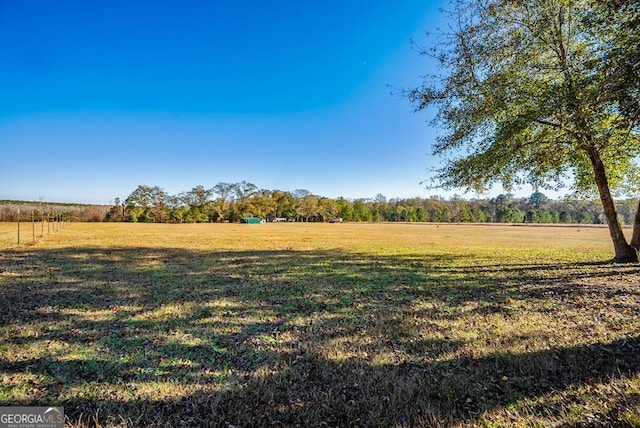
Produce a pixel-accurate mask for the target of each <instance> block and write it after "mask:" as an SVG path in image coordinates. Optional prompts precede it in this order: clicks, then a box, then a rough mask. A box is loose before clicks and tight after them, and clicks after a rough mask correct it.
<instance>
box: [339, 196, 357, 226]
mask: <svg viewBox="0 0 640 428" xmlns="http://www.w3.org/2000/svg"><path fill="white" fill-rule="evenodd" d="M336 204H337V205H338V217H341V218H342V219H343V220H344V221H352V220H353V205H352V204H351V202H349V201H347V200H346V199H345V198H343V197H340V198H338V199H336Z"/></svg>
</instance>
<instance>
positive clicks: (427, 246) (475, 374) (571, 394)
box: [0, 224, 640, 426]
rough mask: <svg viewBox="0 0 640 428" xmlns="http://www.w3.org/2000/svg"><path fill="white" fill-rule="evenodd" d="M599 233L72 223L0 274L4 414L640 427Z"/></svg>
mask: <svg viewBox="0 0 640 428" xmlns="http://www.w3.org/2000/svg"><path fill="white" fill-rule="evenodd" d="M610 254H611V250H610V244H609V241H608V237H607V231H606V230H605V229H601V228H544V227H500V226H451V225H440V226H436V225H395V224H392V225H377V224H375V225H374V224H370V225H368V224H363V225H358V224H356V225H347V224H343V225H326V224H273V225H270V224H267V225H259V226H251V225H133V224H122V225H116V224H102V225H87V224H74V225H72V227H69V228H67V229H65V230H63V231H61V232H60V233H59V234H56V235H55V237H53V238H51V239H49V238H47V239H44V240H42V241H41V242H38V243H37V244H36V245H34V246H31V247H29V248H23V249H14V250H6V251H4V252H2V253H1V255H0V309H1V310H0V340H1V342H0V370H1V371H2V376H3V383H2V389H0V402H3V403H7V404H43V405H44V404H60V405H64V406H65V411H66V413H67V415H68V417H69V422H70V424H72V425H76V426H85V425H104V426H167V425H170V426H178V425H190V426H201V425H212V426H214V425H224V424H225V423H228V424H233V425H236V426H256V425H258V426H264V425H275V426H296V425H300V426H309V425H311V426H319V425H327V426H372V425H373V426H393V425H411V426H463V425H471V426H518V425H519V426H536V425H538V426H551V425H555V426H607V425H620V426H637V424H638V420H639V419H640V416H639V415H638V412H637V409H638V406H639V405H640V323H639V321H638V320H639V317H638V315H640V268H639V267H638V266H635V265H632V266H625V265H614V264H609V263H607V262H606V260H607V258H608V257H609V256H610Z"/></svg>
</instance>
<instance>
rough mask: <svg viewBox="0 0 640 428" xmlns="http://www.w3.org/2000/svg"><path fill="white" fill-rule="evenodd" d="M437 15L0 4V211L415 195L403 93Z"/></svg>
mask: <svg viewBox="0 0 640 428" xmlns="http://www.w3.org/2000/svg"><path fill="white" fill-rule="evenodd" d="M443 4H444V1H439V2H436V1H434V2H430V1H425V0H394V1H383V0H380V1H371V0H368V1H348V0H340V1H337V0H323V1H316V2H306V1H301V2H292V1H277V0H274V1H257V0H256V1H216V0H210V1H205V0H201V1H193V0H181V1H179V2H178V1H140V0H136V1H131V0H127V1H120V0H111V1H86V0H83V1H70V0H67V1H35V0H4V1H2V0H0V144H1V147H2V156H1V157H0V183H1V184H0V199H27V200H37V199H38V198H40V197H44V198H45V200H47V201H61V202H86V203H109V202H110V201H112V200H113V199H115V198H116V197H120V198H123V199H124V198H126V197H127V196H128V195H129V194H130V193H131V192H132V191H133V190H135V188H136V187H137V186H138V185H139V184H146V185H152V186H153V185H158V186H160V187H162V188H164V189H165V190H167V191H168V192H169V193H172V194H176V193H179V192H180V191H186V190H190V189H191V188H192V187H194V186H196V185H204V186H205V187H212V186H213V185H215V184H216V183H218V182H221V181H222V182H238V181H242V180H247V181H250V182H253V183H255V184H256V185H257V186H259V187H260V188H266V189H281V190H290V191H291V190H294V189H297V188H304V189H308V190H310V191H311V192H313V193H315V194H319V195H322V196H329V197H338V196H344V197H347V198H356V197H365V198H368V197H374V196H375V195H376V194H377V193H382V194H384V195H385V196H387V197H388V198H392V197H411V196H428V195H431V194H434V193H436V192H434V191H432V190H425V189H424V186H421V185H420V184H419V183H420V181H421V180H423V179H424V178H425V177H426V176H427V170H428V168H429V167H431V166H433V165H435V164H436V163H437V159H432V158H430V157H429V156H428V154H427V153H428V152H429V144H430V143H431V142H432V141H433V139H434V135H435V131H434V130H433V129H430V128H429V126H428V124H427V120H428V119H429V117H428V116H427V115H425V114H418V113H414V112H413V107H412V106H411V105H410V104H409V102H408V101H407V100H406V99H403V98H401V97H399V96H392V95H390V93H389V92H390V89H389V88H388V87H387V86H386V85H387V84H390V85H393V86H396V87H413V86H416V85H418V84H419V83H420V76H421V75H424V74H427V73H429V70H428V67H429V64H428V61H427V60H426V59H425V58H423V57H421V56H419V55H418V54H417V53H416V52H415V51H413V50H412V48H411V45H410V43H409V40H410V39H411V38H414V39H415V40H416V41H418V42H420V41H425V42H426V36H425V35H424V32H425V31H426V30H430V29H431V30H432V29H434V28H435V26H436V25H438V22H439V20H441V15H440V13H439V12H438V7H440V6H443Z"/></svg>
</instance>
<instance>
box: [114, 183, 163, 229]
mask: <svg viewBox="0 0 640 428" xmlns="http://www.w3.org/2000/svg"><path fill="white" fill-rule="evenodd" d="M168 196H169V195H168V194H167V193H166V192H165V191H164V190H163V189H161V188H160V187H158V186H153V187H150V186H145V185H139V186H138V187H137V188H136V190H134V191H133V192H132V193H131V195H129V197H127V199H126V200H125V205H126V207H125V213H126V214H127V215H128V220H130V221H134V222H137V221H142V222H164V221H166V220H168V204H167V199H168Z"/></svg>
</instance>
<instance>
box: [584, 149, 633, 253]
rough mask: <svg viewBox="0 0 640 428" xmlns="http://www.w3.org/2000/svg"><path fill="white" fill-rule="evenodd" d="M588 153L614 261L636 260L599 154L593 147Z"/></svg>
mask: <svg viewBox="0 0 640 428" xmlns="http://www.w3.org/2000/svg"><path fill="white" fill-rule="evenodd" d="M588 153H589V159H590V160H591V165H592V166H593V172H594V175H595V181H596V185H597V186H598V192H599V193H600V200H601V201H602V208H603V209H604V214H605V216H606V217H607V224H608V225H609V233H610V234H611V240H612V241H613V248H614V250H615V257H614V261H616V262H618V263H633V262H637V261H638V253H637V251H636V250H635V249H634V248H633V247H632V246H631V245H629V244H628V243H627V239H626V238H625V236H624V233H623V232H622V226H621V225H620V222H619V221H618V213H617V212H616V206H615V204H614V202H613V197H612V196H611V191H610V190H609V181H608V180H607V175H606V173H605V169H604V164H603V163H602V159H600V154H599V153H598V151H597V150H596V149H595V148H593V147H591V148H589V150H588ZM638 221H639V220H638V215H637V214H636V222H638ZM639 239H640V238H639Z"/></svg>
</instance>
